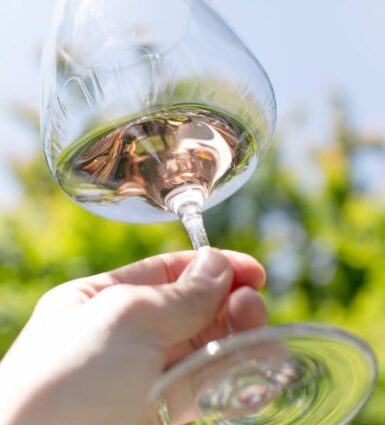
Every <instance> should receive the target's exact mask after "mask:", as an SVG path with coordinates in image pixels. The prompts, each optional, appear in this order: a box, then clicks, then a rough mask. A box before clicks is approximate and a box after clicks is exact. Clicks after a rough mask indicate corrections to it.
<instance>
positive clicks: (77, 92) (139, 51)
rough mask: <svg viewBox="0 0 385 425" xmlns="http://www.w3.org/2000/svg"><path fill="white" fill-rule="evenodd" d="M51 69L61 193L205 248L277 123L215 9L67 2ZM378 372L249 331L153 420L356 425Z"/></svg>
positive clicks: (278, 334)
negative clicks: (208, 222)
mask: <svg viewBox="0 0 385 425" xmlns="http://www.w3.org/2000/svg"><path fill="white" fill-rule="evenodd" d="M43 70H44V75H43V78H44V92H43V101H42V109H41V128H42V139H43V147H44V152H45V156H46V159H47V163H48V166H49V168H50V170H51V172H52V174H53V175H54V176H55V178H56V179H57V181H58V183H59V184H60V186H61V187H62V189H63V190H64V191H65V192H66V193H67V194H68V195H69V196H70V197H71V198H72V199H73V200H74V201H75V202H77V203H79V204H80V205H81V206H82V207H83V208H86V209H87V210H89V211H91V212H93V213H95V214H98V215H101V216H103V217H106V218H109V219H112V220H119V221H124V222H132V223H148V222H161V221H167V220H174V219H176V218H177V217H179V219H180V220H181V221H182V223H183V224H184V226H185V228H186V230H187V232H188V234H189V236H190V239H191V242H192V245H193V247H194V248H196V249H197V248H199V247H200V246H203V245H208V240H207V235H206V232H205V229H204V225H203V221H202V211H203V210H205V209H207V208H210V207H212V206H213V205H216V204H217V203H219V202H221V201H222V200H224V199H225V198H227V197H228V196H230V195H231V194H233V193H234V192H235V191H237V190H238V189H239V188H240V187H241V186H242V185H243V184H244V183H245V182H246V181H247V180H248V178H249V177H250V176H251V174H252V173H253V171H254V170H255V168H256V166H257V164H258V162H259V161H260V160H261V159H262V158H263V156H264V155H265V153H266V151H267V149H268V147H269V144H270V141H271V137H272V134H273V130H274V125H275V120H276V106H275V99H274V93H273V89H272V87H271V84H270V81H269V79H268V77H267V75H266V73H265V71H264V70H263V68H262V67H261V65H260V64H259V63H258V61H257V60H256V59H255V58H254V57H253V56H252V54H251V53H250V52H249V50H248V49H247V48H246V47H245V45H244V44H243V43H242V42H241V41H240V40H239V38H238V37H237V36H236V35H235V34H234V33H233V32H232V31H231V29H230V28H229V27H228V26H227V25H226V24H225V22H224V21H223V19H221V18H220V17H219V16H218V14H217V13H216V12H215V11H214V10H213V9H212V8H211V7H210V6H209V4H208V3H206V2H205V1H203V0H162V1H161V2H160V1H158V0H61V1H59V2H58V3H57V7H56V13H55V18H54V20H53V28H52V31H51V33H50V37H49V38H48V39H47V43H46V47H45V54H44V64H43ZM375 375H376V366H375V360H374V357H373V354H372V352H371V351H370V349H369V348H368V347H367V346H366V345H365V344H364V343H363V342H362V341H359V340H358V339H356V338H355V337H353V336H350V335H348V334H346V333H345V332H343V331H341V330H338V329H335V328H331V327H319V326H316V325H304V324H297V325H283V326H277V327H272V328H269V329H264V330H258V331H248V332H244V333H242V334H238V335H230V336H229V337H228V338H227V339H224V340H221V341H212V342H210V343H209V344H208V345H207V347H205V348H203V349H201V350H200V351H199V352H197V353H195V354H193V355H191V356H190V357H189V358H187V359H186V360H185V361H184V362H182V363H181V364H178V365H176V366H175V367H174V368H172V369H170V370H169V371H167V372H166V373H165V374H164V377H163V378H162V379H161V380H160V382H159V383H157V385H155V387H154V389H153V391H152V393H151V395H150V398H149V410H148V412H147V418H146V420H147V421H148V422H149V423H153V424H177V423H187V422H189V421H191V420H193V419H198V420H200V419H204V418H206V419H207V418H211V419H212V421H214V422H215V423H224V424H254V423H269V424H275V423H279V424H289V423H300V424H305V423H311V424H314V423H317V424H328V425H330V424H337V423H346V422H347V421H348V420H350V419H351V418H352V417H353V416H354V415H355V414H356V413H357V411H358V410H359V409H360V408H361V407H362V406H363V405H364V403H365V401H366V400H367V398H368V397H369V395H370V393H371V391H372V389H373V385H374V382H375ZM205 423H207V422H205Z"/></svg>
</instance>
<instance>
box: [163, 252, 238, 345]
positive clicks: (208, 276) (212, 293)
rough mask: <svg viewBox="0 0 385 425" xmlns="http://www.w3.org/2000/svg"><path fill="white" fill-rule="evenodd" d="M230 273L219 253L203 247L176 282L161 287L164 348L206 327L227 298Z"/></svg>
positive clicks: (227, 264) (228, 266) (224, 258)
mask: <svg viewBox="0 0 385 425" xmlns="http://www.w3.org/2000/svg"><path fill="white" fill-rule="evenodd" d="M232 280H233V271H232V268H231V266H230V263H229V261H228V259H227V258H226V257H225V255H223V254H222V253H221V252H220V251H219V250H217V249H213V248H208V247H204V248H201V249H200V250H199V251H198V254H197V257H196V259H195V260H194V261H193V262H192V263H191V264H190V265H189V266H188V267H187V268H186V269H185V270H184V272H183V273H182V274H181V275H180V277H179V278H178V280H177V281H176V282H175V283H173V284H169V285H162V286H161V288H160V289H161V292H162V295H163V297H164V305H163V308H162V314H161V315H160V317H159V319H160V321H159V323H158V325H159V327H161V328H162V337H163V339H164V343H165V346H170V345H172V344H176V343H179V342H182V341H186V340H187V339H190V338H192V337H194V336H196V335H197V334H198V333H199V332H201V331H203V330H204V329H205V328H206V327H207V326H208V325H210V324H211V323H212V322H213V321H214V319H215V316H216V314H217V313H218V312H219V310H220V309H221V307H222V306H223V304H224V302H225V299H226V297H227V295H228V294H229V291H230V287H231V283H232Z"/></svg>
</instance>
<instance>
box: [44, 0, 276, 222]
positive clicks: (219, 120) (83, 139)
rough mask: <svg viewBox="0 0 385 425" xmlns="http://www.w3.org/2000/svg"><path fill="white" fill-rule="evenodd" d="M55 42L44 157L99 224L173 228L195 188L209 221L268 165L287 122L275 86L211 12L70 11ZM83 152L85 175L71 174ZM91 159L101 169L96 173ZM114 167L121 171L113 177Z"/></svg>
mask: <svg viewBox="0 0 385 425" xmlns="http://www.w3.org/2000/svg"><path fill="white" fill-rule="evenodd" d="M154 8H155V9H154ZM159 9H161V10H159ZM149 10H151V13H149ZM175 17H177V19H175ZM50 40H51V42H49V43H47V47H46V49H45V59H44V69H45V71H46V72H45V75H46V77H44V96H43V105H42V114H41V116H42V138H43V145H44V151H45V154H46V158H47V162H48V165H49V167H50V169H51V171H52V173H53V174H54V175H55V176H56V178H57V179H58V181H59V183H60V185H61V186H62V188H63V189H64V191H65V192H67V193H68V194H69V195H70V196H71V197H72V198H73V199H74V200H75V201H77V202H79V203H81V204H82V206H83V207H85V208H87V209H89V210H91V211H92V212H94V213H96V214H99V215H102V216H105V217H108V218H110V219H115V220H119V221H126V222H154V221H155V222H156V221H167V220H172V219H175V218H176V217H175V215H174V214H172V212H171V213H170V211H169V209H168V208H167V205H166V202H165V198H166V197H167V195H168V194H169V193H170V192H172V191H173V190H174V189H176V190H178V188H180V187H181V186H186V185H192V186H193V187H195V188H196V187H197V186H200V187H201V188H202V195H203V199H204V202H203V205H201V207H202V208H203V209H207V208H209V207H211V206H213V205H215V204H217V203H219V202H221V201H222V200H223V199H225V198H227V197H228V196H230V195H231V194H232V193H234V192H235V191H237V190H238V189H239V188H240V187H241V186H242V185H243V184H244V183H245V181H246V180H247V179H248V178H249V177H250V176H251V174H252V173H253V171H254V169H255V168H256V166H257V164H258V161H259V160H260V159H261V158H262V157H263V156H264V154H265V153H266V151H267V149H268V146H269V144H270V141H271V136H272V133H273V130H274V125H275V120H276V109H275V99H274V93H273V90H272V87H271V84H270V81H269V79H268V77H267V75H266V73H265V72H264V70H263V69H262V67H261V66H260V64H259V63H258V62H257V60H256V59H255V58H254V57H253V56H252V55H251V54H250V52H249V51H248V50H247V48H246V47H245V46H244V45H243V43H242V42H241V41H240V40H239V39H238V37H237V36H236V35H235V34H234V33H233V32H232V31H231V30H230V28H229V27H228V26H227V25H225V23H224V22H223V21H222V20H221V19H220V17H219V16H218V15H217V14H216V13H215V12H214V11H213V10H212V9H211V8H210V7H208V6H207V5H206V3H205V2H203V1H201V0H196V1H184V0H167V1H165V2H162V7H161V8H160V7H159V4H156V2H154V1H149V0H145V1H140V2H139V1H135V0H130V1H118V0H114V1H107V0H96V1H93V2H90V1H88V0H81V1H78V0H67V1H62V2H61V7H59V8H58V13H57V16H56V19H55V21H54V25H53V30H52V33H51V37H50ZM199 128H200V129H201V131H200V133H201V139H199V137H198V130H199ZM161 132H163V133H162V134H160V133H161ZM164 133H166V136H165V137H163V136H164ZM192 133H194V137H191V134H192ZM125 136H127V137H126V139H124V137H125ZM96 139H97V140H98V141H99V149H98V150H96V148H95V142H96ZM102 139H103V141H102ZM106 139H108V140H106ZM198 139H199V140H198ZM192 140H195V143H192ZM92 144H93V145H94V146H93V149H92V150H91V151H90V150H89V149H88V148H87V146H89V145H92ZM134 144H135V147H134V146H133V145H134ZM219 144H221V146H219ZM226 145H227V146H228V148H227V149H226ZM75 146H78V153H77V154H78V155H81V156H82V157H83V160H82V159H81V158H80V160H79V161H77V168H76V169H75V168H74V167H71V164H68V161H71V160H76V158H75V159H74V158H73V156H74V155H75V151H76V148H75ZM92 154H93V155H92ZM112 155H115V157H114V158H111V156H112ZM178 155H179V157H178ZM134 156H135V157H136V159H135V160H134ZM165 157H168V158H167V159H168V161H166V160H165ZM84 158H88V159H89V161H90V162H93V165H92V166H90V164H86V166H88V168H87V171H85V169H84V168H81V166H79V163H80V162H82V161H83V162H84ZM128 159H130V161H128ZM106 161H110V163H111V162H114V164H113V165H109V166H106V167H104V168H103V167H102V166H101V163H102V162H106ZM127 162H129V163H130V164H129V165H127ZM156 162H158V163H159V165H160V166H159V167H156V166H155V165H156ZM133 163H135V164H134V165H133ZM75 167H76V165H75ZM123 168H125V172H124V173H123V175H122V169H123ZM149 168H150V169H151V176H149V175H148V171H147V170H148V169H149ZM197 168H201V169H203V173H201V176H198V173H199V170H198V171H197ZM205 168H206V170H204V169H205ZM207 168H209V169H208V170H207ZM154 170H155V171H154ZM116 171H118V175H117V173H116ZM119 173H120V174H119ZM149 179H151V180H152V183H153V185H154V184H155V186H158V187H156V188H155V189H154V190H152V188H151V185H148V181H149ZM165 180H167V181H168V182H167V184H165ZM159 186H162V193H160V192H161V191H160V190H159ZM98 192H99V193H98ZM163 192H164V193H163ZM106 203H107V204H109V205H108V206H107V207H105V204H106ZM117 203H119V206H118V207H117V208H111V204H114V205H115V206H116V205H117ZM138 210H140V214H138Z"/></svg>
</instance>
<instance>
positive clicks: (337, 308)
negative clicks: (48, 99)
mask: <svg viewBox="0 0 385 425" xmlns="http://www.w3.org/2000/svg"><path fill="white" fill-rule="evenodd" d="M52 4H53V1H52V0H34V1H28V0H14V1H13V2H5V1H2V2H1V4H0V35H1V36H0V52H1V58H2V59H1V61H0V357H1V355H2V354H3V353H4V352H5V351H6V350H7V347H9V345H10V344H11V342H12V340H13V339H14V338H15V336H16V335H17V333H18V332H19V330H20V329H21V327H22V326H23V324H24V323H25V321H26V320H27V318H28V316H29V314H30V313H31V310H32V308H33V305H34V303H35V302H36V300H37V299H38V298H39V297H40V296H41V294H43V293H44V292H45V291H46V290H47V289H49V288H50V287H52V286H55V285H57V284H59V283H61V282H64V281H66V280H69V279H72V278H75V277H79V276H83V275H87V274H91V273H96V272H99V271H103V270H106V269H111V268H115V267H118V266H120V265H122V264H126V263H128V262H131V261H134V260H137V259H140V258H143V257H146V256H149V255H155V254H158V253H161V252H165V251H173V250H179V249H188V248H189V242H188V240H187V237H186V235H185V234H184V232H183V230H182V229H181V226H180V225H179V224H178V223H170V224H162V225H140V226H139V225H123V224H119V223H112V222H109V221H107V220H104V219H102V218H98V217H94V216H92V215H90V214H89V213H87V212H85V211H83V210H82V209H81V208H80V207H78V206H76V205H75V204H73V203H72V202H71V201H70V200H69V198H67V197H66V196H65V195H64V194H63V193H62V192H61V191H60V190H59V188H58V187H57V186H56V185H55V184H54V182H53V180H52V178H51V177H50V175H49V173H48V171H47V168H46V166H45V164H44V160H43V156H42V152H41V150H40V146H39V127H38V107H39V97H40V81H39V57H40V50H41V45H42V42H43V39H44V36H45V34H46V29H47V27H48V24H49V17H50V13H51V9H52ZM212 4H213V5H214V6H215V8H216V9H217V10H219V11H220V13H221V14H222V15H223V16H224V17H225V18H226V20H227V21H228V22H229V23H230V24H231V25H232V26H233V28H234V29H235V30H236V31H237V32H238V34H239V35H240V36H241V38H242V39H243V40H244V41H245V43H246V44H247V45H248V46H249V48H250V49H251V50H252V51H253V52H254V54H255V55H256V56H257V57H258V58H259V60H260V61H261V63H262V64H263V65H264V67H265V69H266V70H267V72H268V74H269V76H270V77H271V80H272V83H273V86H274V88H275V91H276V95H277V103H278V123H277V131H276V136H275V140H274V143H273V147H272V149H271V151H270V153H269V154H268V156H267V158H266V159H265V161H264V162H263V163H262V164H261V166H260V167H259V170H258V172H257V173H256V174H255V176H254V177H253V178H252V180H251V181H250V182H249V183H248V184H247V185H246V186H245V187H244V188H243V189H242V190H241V191H240V192H239V193H238V194H236V195H235V196H233V197H232V198H231V199H229V200H228V201H226V202H225V203H224V205H221V206H219V207H217V208H214V209H212V210H211V211H209V212H208V213H207V215H206V222H207V228H208V233H209V237H210V239H211V241H212V243H213V245H216V246H218V247H224V248H229V249H236V250H240V251H245V252H248V253H249V254H251V255H254V256H255V257H257V258H258V259H259V260H260V261H261V262H262V263H263V264H264V265H265V267H266V269H267V272H268V283H267V287H266V289H265V292H264V295H265V297H266V301H267V304H268V307H269V310H270V318H271V320H270V321H271V323H278V322H288V321H290V322H295V321H316V322H324V323H329V324H334V325H339V326H342V327H344V328H345V329H347V330H350V331H352V332H354V333H356V334H357V335H359V336H361V337H362V338H363V339H365V340H366V341H367V342H368V343H369V344H370V345H371V346H372V347H373V349H374V351H375V353H376V355H377V357H378V361H379V366H380V375H379V381H378V385H377V389H376V391H375V393H374V396H373V398H372V399H371V401H370V402H369V404H368V405H367V406H366V407H365V409H364V410H363V412H362V413H361V414H360V416H359V417H358V418H357V419H355V420H354V422H353V423H354V424H365V425H383V424H384V423H385V402H384V400H385V288H384V285H385V102H384V98H385V26H384V25H383V22H384V19H385V2H383V1H382V0H366V1H365V2H364V1H361V0H339V1H338V2H336V1H334V0H324V1H322V2H309V1H308V0H291V1H290V2H288V1H287V0H256V1H253V2H250V1H248V0H237V1H236V2H235V1H232V0H215V1H214V0H212ZM347 379H348V377H347Z"/></svg>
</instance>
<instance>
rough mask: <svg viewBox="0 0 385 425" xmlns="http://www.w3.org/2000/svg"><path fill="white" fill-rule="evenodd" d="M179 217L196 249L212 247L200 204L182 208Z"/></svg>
mask: <svg viewBox="0 0 385 425" xmlns="http://www.w3.org/2000/svg"><path fill="white" fill-rule="evenodd" d="M178 215H179V218H180V220H181V222H182V223H183V225H184V227H185V229H186V231H187V233H188V235H189V237H190V240H191V243H192V246H193V248H194V249H199V248H200V247H201V246H209V245H210V243H209V240H208V238H207V233H206V229H205V226H204V224H203V218H202V209H201V207H200V206H199V205H198V204H196V203H189V204H186V205H183V206H181V208H180V211H179V212H178Z"/></svg>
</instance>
